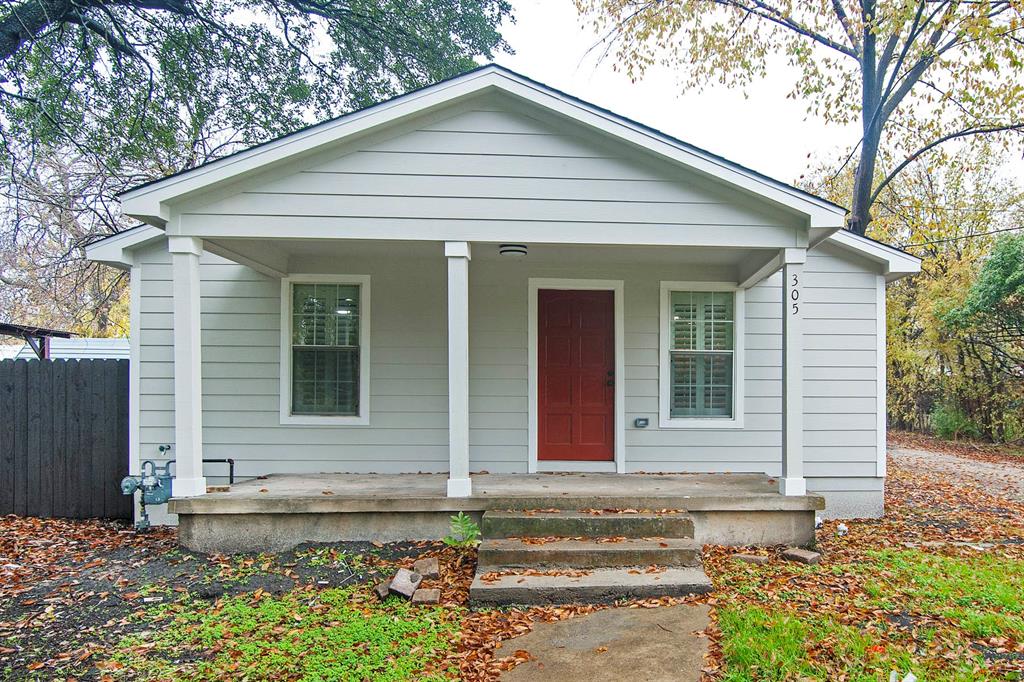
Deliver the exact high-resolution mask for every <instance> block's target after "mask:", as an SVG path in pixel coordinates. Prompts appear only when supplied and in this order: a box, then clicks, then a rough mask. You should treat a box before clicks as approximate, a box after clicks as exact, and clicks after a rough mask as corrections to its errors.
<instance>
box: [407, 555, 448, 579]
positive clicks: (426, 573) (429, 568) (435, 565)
mask: <svg viewBox="0 0 1024 682" xmlns="http://www.w3.org/2000/svg"><path fill="white" fill-rule="evenodd" d="M412 570H413V571H415V572H416V573H419V574H420V575H422V576H423V577H424V578H440V577H441V564H440V562H439V561H438V560H437V557H425V558H423V559H417V560H416V562H415V563H413V565H412Z"/></svg>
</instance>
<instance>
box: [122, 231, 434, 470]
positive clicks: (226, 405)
mask: <svg viewBox="0 0 1024 682" xmlns="http://www.w3.org/2000/svg"><path fill="white" fill-rule="evenodd" d="M141 261H142V298H141V300H142V326H143V329H142V337H141V348H140V353H141V358H142V360H141V367H140V372H141V374H140V377H141V387H140V389H141V390H140V394H141V395H140V402H141V406H142V418H141V432H140V451H141V453H142V459H147V458H153V457H156V456H157V455H158V452H157V448H158V446H159V445H160V444H162V443H171V442H173V437H174V434H173V432H174V429H173V424H174V409H173V381H172V371H173V352H172V350H173V349H172V345H171V344H172V337H171V267H170V264H169V259H168V256H167V254H166V253H161V252H160V251H158V250H157V249H156V248H153V249H148V250H146V251H145V252H144V253H143V255H142V258H141ZM338 267H339V269H336V270H334V272H338V273H345V274H369V275H371V278H372V280H371V302H370V306H371V308H370V309H371V311H372V321H371V336H372V338H371V344H370V346H371V347H370V358H371V363H372V364H371V369H370V414H371V426H369V427H360V426H351V427H325V426H295V425H282V424H281V423H280V414H279V400H280V399H279V390H280V376H279V371H280V358H279V353H280V350H279V349H280V301H281V285H280V282H279V281H278V280H275V279H272V278H269V277H265V276H263V275H261V274H259V273H256V272H254V271H253V270H250V269H249V268H247V267H244V266H241V265H237V264H234V263H231V262H229V261H225V260H223V259H221V258H218V257H216V256H212V255H209V254H207V255H204V257H203V259H202V265H201V268H200V270H201V274H202V326H203V330H202V339H203V348H202V359H203V455H204V457H207V458H226V457H231V458H234V459H235V461H236V475H238V476H241V477H251V476H256V475H261V474H270V473H284V472H300V473H315V472H328V471H348V472H393V471H446V470H447V468H448V446H447V443H448V432H447V424H448V414H447V404H448V403H447V379H446V371H447V365H446V352H447V351H446V339H445V333H446V332H445V329H446V318H445V314H446V313H445V308H444V305H445V304H444V301H445V281H446V280H445V269H444V268H445V263H444V259H443V257H442V256H441V255H440V251H439V253H438V256H437V258H436V259H435V260H433V261H424V260H419V259H417V260H409V259H405V260H403V259H393V260H382V259H377V260H376V261H373V260H367V259H365V258H361V259H358V261H356V260H355V259H353V260H352V261H351V262H348V263H345V262H344V261H340V262H338ZM222 471H223V465H214V464H211V465H207V472H208V473H209V474H215V475H216V474H220V473H222Z"/></svg>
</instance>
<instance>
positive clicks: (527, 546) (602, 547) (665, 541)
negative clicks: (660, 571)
mask: <svg viewBox="0 0 1024 682" xmlns="http://www.w3.org/2000/svg"><path fill="white" fill-rule="evenodd" d="M700 549H701V548H700V546H699V545H697V544H696V543H695V542H694V541H693V540H688V539H682V538H644V539H638V538H627V539H625V540H621V541H619V542H597V541H596V540H591V539H580V540H575V539H570V538H556V539H552V540H551V541H548V542H544V543H543V544H536V543H529V542H524V541H523V540H520V539H517V538H488V539H485V540H484V541H483V542H482V543H481V544H480V550H479V554H478V555H477V563H478V565H479V566H481V567H483V568H481V570H485V569H486V570H494V568H505V567H516V566H518V567H530V568H539V567H552V568H559V567H561V568H617V567H623V566H649V565H651V564H657V565H659V566H699V565H700Z"/></svg>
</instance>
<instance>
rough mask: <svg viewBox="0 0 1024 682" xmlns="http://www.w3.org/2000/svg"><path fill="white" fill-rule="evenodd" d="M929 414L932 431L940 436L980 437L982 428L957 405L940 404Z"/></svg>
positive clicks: (946, 437) (953, 437) (948, 437)
mask: <svg viewBox="0 0 1024 682" xmlns="http://www.w3.org/2000/svg"><path fill="white" fill-rule="evenodd" d="M928 416H929V421H930V422H931V427H932V431H933V432H934V433H935V435H937V436H938V437H939V438H945V439H952V440H956V439H958V438H960V437H961V436H967V437H968V438H980V437H981V429H980V428H979V427H978V425H977V424H976V423H974V422H973V421H971V419H970V418H969V417H968V416H967V415H966V414H964V412H963V410H961V409H960V408H958V407H957V406H955V405H949V404H945V403H943V404H940V405H937V406H936V407H935V409H934V410H932V412H931V414H930V415H928Z"/></svg>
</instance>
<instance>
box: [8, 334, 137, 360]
mask: <svg viewBox="0 0 1024 682" xmlns="http://www.w3.org/2000/svg"><path fill="white" fill-rule="evenodd" d="M48 345H49V355H48V356H47V357H49V358H50V359H51V360H81V359H86V358H99V359H107V360H128V359H129V357H130V352H129V343H128V339H125V338H111V339H106V338H102V339H101V338H92V337H80V338H77V339H76V338H71V339H60V338H51V339H48ZM11 357H12V358H13V359H15V360H35V359H37V356H36V353H35V351H34V350H32V347H31V346H29V345H28V344H25V345H23V346H21V347H20V348H16V349H15V352H14V353H13V354H12V355H11Z"/></svg>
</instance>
